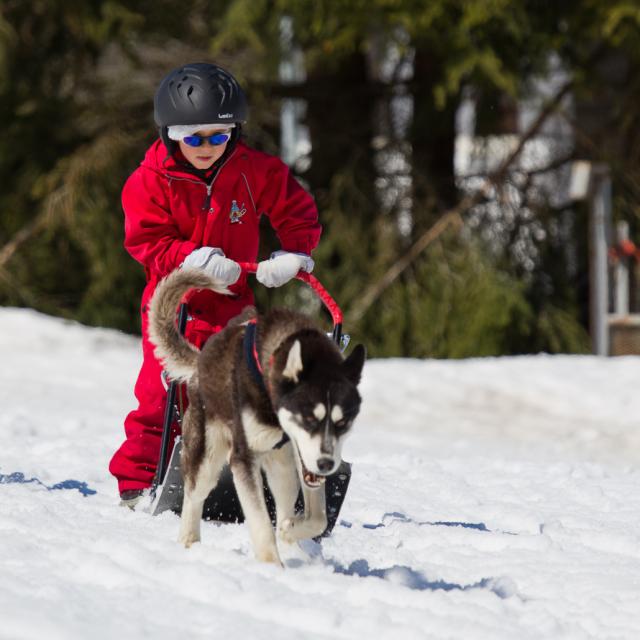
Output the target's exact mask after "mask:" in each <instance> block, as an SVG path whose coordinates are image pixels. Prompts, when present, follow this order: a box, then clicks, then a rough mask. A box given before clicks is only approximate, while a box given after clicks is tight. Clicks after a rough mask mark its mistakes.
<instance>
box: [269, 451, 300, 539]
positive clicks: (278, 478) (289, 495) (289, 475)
mask: <svg viewBox="0 0 640 640" xmlns="http://www.w3.org/2000/svg"><path fill="white" fill-rule="evenodd" d="M262 467H263V469H264V470H265V473H266V474H267V482H268V484H269V489H271V493H272V494H273V499H274V500H275V503H276V529H277V530H278V533H279V535H280V538H281V539H282V540H284V541H285V542H291V541H290V540H289V539H288V538H287V537H286V535H284V534H283V532H284V531H285V529H283V525H284V523H285V522H287V521H289V520H291V519H292V518H294V516H295V507H296V499H297V497H298V492H299V491H300V481H299V480H298V473H297V471H296V462H295V459H294V457H293V448H292V446H291V444H286V445H285V446H284V447H282V448H280V449H274V450H273V451H271V452H269V453H268V454H267V455H265V457H264V460H263V463H262Z"/></svg>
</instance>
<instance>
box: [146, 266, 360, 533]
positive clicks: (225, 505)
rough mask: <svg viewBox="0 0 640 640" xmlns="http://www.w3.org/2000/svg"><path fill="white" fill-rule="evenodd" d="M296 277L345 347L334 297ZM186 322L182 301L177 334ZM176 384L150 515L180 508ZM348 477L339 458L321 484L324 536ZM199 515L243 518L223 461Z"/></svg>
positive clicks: (271, 505) (310, 279)
mask: <svg viewBox="0 0 640 640" xmlns="http://www.w3.org/2000/svg"><path fill="white" fill-rule="evenodd" d="M257 266H258V265H257V264H256V263H252V262H243V263H240V267H241V268H242V270H243V271H245V272H246V273H255V272H256V269H257ZM296 279H297V280H300V281H302V282H305V283H307V284H308V285H309V286H310V287H311V288H312V289H313V290H314V292H315V293H316V294H317V296H318V297H319V298H320V299H321V300H322V302H323V303H324V305H325V307H326V308H327V309H328V311H329V313H331V317H332V319H333V331H332V338H333V340H334V341H335V342H336V343H337V344H338V346H339V347H341V348H344V347H346V345H347V344H348V342H349V336H347V335H343V333H342V311H341V310H340V308H339V307H338V305H337V303H336V302H335V300H334V299H333V298H332V297H331V296H330V295H329V293H328V292H327V290H326V289H325V288H324V287H323V286H322V284H320V282H319V280H318V279H317V278H315V277H314V276H312V275H311V274H309V273H306V272H304V271H300V272H299V273H298V275H297V276H296ZM186 324H187V305H186V304H182V305H181V306H180V313H179V316H178V329H179V331H180V333H181V334H184V331H185V327H186ZM178 386H179V385H178V383H177V382H175V381H172V382H171V383H170V384H169V389H168V391H167V404H166V407H165V414H164V423H163V428H162V442H161V446H160V456H159V459H158V467H157V470H156V475H155V478H154V481H153V484H152V486H151V513H152V514H153V515H154V516H155V515H158V514H160V513H163V512H164V511H168V510H171V511H173V512H174V513H176V514H178V515H180V512H181V511H182V499H183V495H184V486H183V480H182V473H181V470H180V452H181V450H182V442H181V440H180V437H177V438H176V439H175V442H174V443H173V450H172V452H171V457H170V458H169V455H168V452H169V449H170V444H171V426H172V424H173V423H174V420H175V418H176V415H179V409H178V407H177V404H176V396H177V394H178ZM350 479H351V465H350V464H349V463H348V462H344V461H343V462H342V464H341V465H340V467H339V468H338V470H337V471H336V472H335V473H333V474H332V475H330V476H328V477H327V479H326V481H325V484H324V488H325V492H326V504H327V528H326V529H325V531H324V533H323V534H322V536H327V535H329V534H330V533H331V530H332V529H333V527H334V525H335V523H336V521H337V519H338V515H339V513H340V509H341V507H342V503H343V501H344V497H345V494H346V492H347V488H348V486H349V480H350ZM263 485H264V493H265V499H266V502H267V508H268V509H269V515H270V516H271V520H272V521H273V522H274V524H275V502H274V499H273V496H272V495H271V491H270V490H269V487H268V485H267V483H266V480H265V479H264V476H263ZM303 508H304V505H303V502H302V492H300V495H299V496H298V500H297V503H296V509H297V510H302V509H303ZM202 517H203V519H204V520H216V521H218V522H243V521H244V515H243V513H242V508H241V506H240V501H239V499H238V496H237V494H236V490H235V486H234V484H233V476H232V474H231V470H230V469H229V466H228V465H225V467H224V469H223V470H222V473H221V474H220V479H219V481H218V484H217V486H216V487H215V488H214V489H213V490H212V491H211V493H210V494H209V497H208V498H207V499H206V501H205V503H204V509H203V512H202Z"/></svg>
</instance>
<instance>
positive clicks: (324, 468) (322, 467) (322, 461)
mask: <svg viewBox="0 0 640 640" xmlns="http://www.w3.org/2000/svg"><path fill="white" fill-rule="evenodd" d="M316 464H317V465H318V470H319V471H320V473H329V471H331V469H333V458H318V461H317V462H316Z"/></svg>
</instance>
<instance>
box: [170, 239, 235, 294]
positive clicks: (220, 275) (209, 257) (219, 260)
mask: <svg viewBox="0 0 640 640" xmlns="http://www.w3.org/2000/svg"><path fill="white" fill-rule="evenodd" d="M182 266H183V267H190V268H192V269H202V270H203V271H204V272H205V273H208V274H209V275H210V276H211V277H212V278H215V280H216V281H217V282H219V283H220V284H222V285H225V286H229V285H231V284H233V283H234V282H237V280H238V278H239V277H240V273H241V271H242V269H240V265H239V264H238V263H237V262H235V261H234V260H229V258H225V256H224V252H223V251H222V249H218V248H217V247H200V248H199V249H196V250H195V251H192V252H191V253H190V254H189V255H188V256H187V257H186V258H185V259H184V262H183V263H182Z"/></svg>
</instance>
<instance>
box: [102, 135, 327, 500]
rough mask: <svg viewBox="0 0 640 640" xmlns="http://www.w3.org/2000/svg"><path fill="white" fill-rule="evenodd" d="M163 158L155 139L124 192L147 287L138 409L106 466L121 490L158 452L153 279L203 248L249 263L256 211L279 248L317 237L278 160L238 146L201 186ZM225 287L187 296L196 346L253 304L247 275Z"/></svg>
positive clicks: (159, 392)
mask: <svg viewBox="0 0 640 640" xmlns="http://www.w3.org/2000/svg"><path fill="white" fill-rule="evenodd" d="M167 155H168V154H167V149H166V147H165V146H164V145H163V144H162V142H161V141H159V140H158V141H157V142H155V143H154V144H153V145H152V146H151V147H150V148H149V150H148V151H147V153H146V155H145V158H144V161H143V162H142V164H141V165H140V167H138V168H137V169H136V170H135V171H134V172H133V174H132V175H131V176H130V177H129V179H128V180H127V182H126V184H125V186H124V189H123V191H122V206H123V209H124V215H125V241H124V246H125V248H126V249H127V251H128V252H129V253H130V254H131V255H132V256H133V257H134V258H135V259H136V260H137V261H138V262H140V263H141V264H142V265H143V266H144V269H145V272H146V275H147V285H146V287H145V289H144V292H143V294H142V302H141V314H142V353H143V363H142V369H141V370H140V374H139V376H138V380H137V382H136V385H135V395H136V398H137V399H138V402H139V407H138V408H137V409H135V410H134V411H132V412H131V413H129V415H128V416H127V417H126V419H125V423H124V427H125V433H126V437H127V439H126V440H125V442H124V443H123V444H122V446H121V447H120V448H119V449H118V451H116V453H115V454H114V456H113V458H112V459H111V463H110V465H109V470H110V471H111V473H112V474H113V475H114V476H116V478H117V479H118V487H119V490H120V492H122V491H126V490H130V489H142V488H145V487H148V486H150V485H151V482H152V480H153V476H154V474H155V470H156V465H157V461H158V455H159V451H160V439H161V435H162V422H163V417H164V408H165V401H166V390H165V387H164V385H163V383H162V379H161V366H160V364H159V363H158V361H157V360H156V359H155V357H154V355H153V347H152V345H151V343H150V342H149V339H148V333H147V304H148V302H149V299H150V297H151V295H152V294H153V291H154V290H155V288H156V285H157V284H158V281H159V280H160V279H161V278H163V277H164V276H166V275H167V274H168V273H170V272H171V271H173V270H174V269H176V268H177V267H179V266H180V265H181V264H182V262H183V260H184V259H185V258H186V257H187V256H188V255H189V254H190V253H191V252H192V251H193V250H194V249H197V248H199V247H203V246H207V247H218V248H220V249H222V250H223V251H224V253H225V255H226V256H227V257H228V258H231V259H232V260H236V261H237V262H255V261H256V260H257V256H258V245H259V219H260V216H261V215H263V214H264V215H267V216H268V217H269V220H270V222H271V225H272V227H273V228H274V230H275V232H276V234H277V236H278V238H279V240H280V244H281V246H282V249H283V250H285V251H294V252H300V253H306V254H308V255H309V254H311V251H312V250H313V249H314V248H315V246H316V245H317V244H318V240H319V239H320V233H321V227H320V225H319V223H318V213H317V209H316V206H315V203H314V201H313V199H312V197H311V196H310V195H309V194H308V193H307V192H306V191H305V190H304V189H303V188H302V187H301V186H300V184H299V183H298V182H297V181H296V180H295V179H294V178H293V176H292V175H291V174H290V172H289V169H288V167H287V166H286V165H285V164H284V163H283V162H282V161H281V160H280V159H278V158H276V157H273V156H269V155H267V154H264V153H261V152H259V151H255V150H254V149H251V148H249V147H247V146H246V145H244V144H242V143H239V144H238V146H237V147H236V148H235V149H234V151H233V153H232V154H231V155H230V156H229V157H228V158H227V159H226V161H225V162H224V164H223V165H222V167H221V168H220V170H219V171H218V173H217V175H216V177H215V178H214V179H213V181H212V182H211V183H210V184H207V182H205V181H204V180H201V179H199V178H197V177H196V176H194V175H193V174H191V173H189V172H187V171H185V170H184V168H183V167H181V166H180V165H179V164H178V163H177V162H176V161H175V159H174V158H169V159H167ZM230 289H231V291H232V292H233V293H234V294H235V295H234V296H221V295H219V294H215V293H213V292H212V291H208V290H206V291H205V290H201V291H197V292H193V293H192V294H191V295H190V297H189V299H188V304H189V316H190V317H191V318H192V319H191V320H189V322H188V323H187V329H186V336H187V339H189V340H190V341H191V342H192V343H193V344H195V345H196V346H198V347H201V346H202V345H203V344H204V342H205V341H206V339H207V338H208V337H209V336H211V335H212V334H213V333H215V332H216V330H219V329H220V328H221V327H223V326H224V325H225V324H226V323H227V322H228V321H229V320H230V319H231V318H233V317H234V316H235V315H237V314H238V313H240V311H242V309H243V308H244V307H246V306H247V305H249V304H253V293H252V291H251V289H250V288H249V286H248V283H247V277H246V275H245V274H242V275H241V276H240V279H239V280H238V282H237V283H236V284H234V285H233V286H232V287H230Z"/></svg>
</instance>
